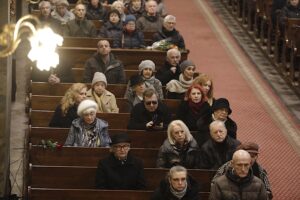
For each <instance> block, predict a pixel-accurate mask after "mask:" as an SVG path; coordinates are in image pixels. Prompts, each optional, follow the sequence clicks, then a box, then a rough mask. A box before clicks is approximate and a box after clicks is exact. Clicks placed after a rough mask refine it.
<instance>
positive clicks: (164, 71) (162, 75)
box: [155, 61, 181, 86]
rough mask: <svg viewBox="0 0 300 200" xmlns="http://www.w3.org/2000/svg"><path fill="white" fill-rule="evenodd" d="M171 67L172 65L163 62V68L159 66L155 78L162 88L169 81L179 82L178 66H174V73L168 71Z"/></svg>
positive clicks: (179, 72)
mask: <svg viewBox="0 0 300 200" xmlns="http://www.w3.org/2000/svg"><path fill="white" fill-rule="evenodd" d="M171 67H172V65H171V64H170V63H169V62H168V61H165V64H164V66H161V67H160V68H159V69H158V70H157V72H156V74H155V77H156V78H157V79H158V80H160V82H161V84H162V85H163V86H165V85H166V84H167V83H168V82H169V81H170V80H173V79H176V80H179V75H180V74H181V71H180V67H179V65H177V66H176V71H175V73H173V72H172V71H171V70H170V69H171Z"/></svg>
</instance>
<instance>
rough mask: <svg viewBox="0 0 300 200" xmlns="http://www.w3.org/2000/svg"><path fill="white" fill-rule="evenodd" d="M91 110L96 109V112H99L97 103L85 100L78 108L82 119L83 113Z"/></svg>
mask: <svg viewBox="0 0 300 200" xmlns="http://www.w3.org/2000/svg"><path fill="white" fill-rule="evenodd" d="M90 108H92V109H94V110H95V112H97V110H98V105H97V103H96V102H95V101H93V100H90V99H86V100H83V101H82V102H81V103H80V104H79V106H78V108H77V115H78V116H80V117H82V116H83V113H84V112H85V111H86V110H88V109H90Z"/></svg>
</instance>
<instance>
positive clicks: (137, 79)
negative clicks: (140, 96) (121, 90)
mask: <svg viewBox="0 0 300 200" xmlns="http://www.w3.org/2000/svg"><path fill="white" fill-rule="evenodd" d="M144 82H145V81H144V79H143V77H142V76H141V75H133V76H131V77H130V87H133V86H135V85H139V84H141V83H144Z"/></svg>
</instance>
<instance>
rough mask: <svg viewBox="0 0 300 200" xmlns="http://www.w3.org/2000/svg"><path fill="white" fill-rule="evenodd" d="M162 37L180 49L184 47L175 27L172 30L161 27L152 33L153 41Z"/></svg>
mask: <svg viewBox="0 0 300 200" xmlns="http://www.w3.org/2000/svg"><path fill="white" fill-rule="evenodd" d="M164 39H166V40H167V41H169V42H171V43H172V44H174V45H176V46H177V47H178V48H180V49H185V43H184V39H183V37H182V35H180V33H179V32H178V31H177V30H176V29H174V30H173V31H167V30H166V29H165V28H164V27H163V28H162V30H160V31H158V32H156V33H155V34H154V35H153V41H154V42H156V41H160V40H164Z"/></svg>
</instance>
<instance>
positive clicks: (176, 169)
mask: <svg viewBox="0 0 300 200" xmlns="http://www.w3.org/2000/svg"><path fill="white" fill-rule="evenodd" d="M176 172H185V174H186V175H187V169H186V168H185V167H183V166H180V165H176V166H174V167H171V169H170V170H169V172H168V174H167V178H168V179H170V178H172V176H173V174H174V173H176Z"/></svg>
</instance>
